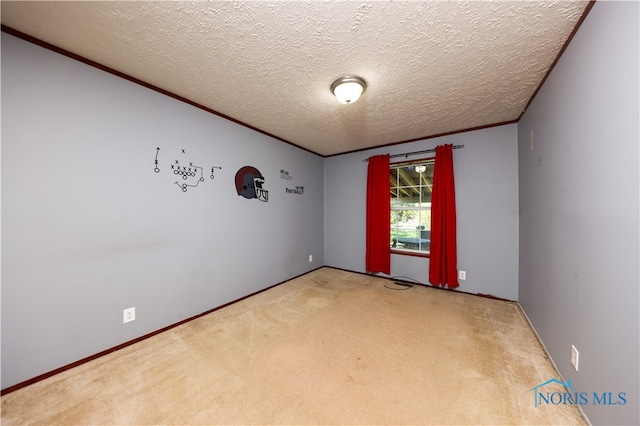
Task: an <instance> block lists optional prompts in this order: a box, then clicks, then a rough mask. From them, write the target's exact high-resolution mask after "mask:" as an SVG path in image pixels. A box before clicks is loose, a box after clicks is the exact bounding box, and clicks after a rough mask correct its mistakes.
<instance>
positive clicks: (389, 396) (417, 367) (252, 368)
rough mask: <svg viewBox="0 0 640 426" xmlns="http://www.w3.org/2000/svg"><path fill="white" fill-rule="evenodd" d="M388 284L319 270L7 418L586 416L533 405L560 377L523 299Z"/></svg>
mask: <svg viewBox="0 0 640 426" xmlns="http://www.w3.org/2000/svg"><path fill="white" fill-rule="evenodd" d="M265 284H268V283H265ZM385 285H391V286H393V283H392V282H391V281H389V280H386V279H383V278H377V277H368V276H366V275H362V274H354V273H348V272H344V271H340V270H335V269H331V268H322V269H319V270H317V271H314V272H312V273H310V274H307V275H305V276H303V277H300V278H297V279H294V280H292V281H289V282H287V283H285V284H282V285H280V286H277V287H274V288H273V289H270V290H268V291H266V292H263V293H260V294H258V295H255V296H253V297H250V298H248V299H245V300H243V301H241V302H238V303H236V304H233V305H231V306H228V307H226V308H223V309H220V310H218V311H216V312H213V313H212V314H209V315H207V316H204V317H201V318H199V319H196V320H194V321H191V322H189V323H186V324H183V325H181V326H179V327H176V328H174V329H171V330H169V331H167V332H165V333H162V334H160V335H157V336H154V337H152V338H150V339H147V340H145V341H143V342H141V343H138V344H136V345H133V346H129V347H127V348H125V349H122V350H120V351H117V352H114V353H112V354H110V355H107V356H104V357H102V358H100V359H97V360H95V361H92V362H90V363H87V364H83V365H81V366H79V367H76V368H74V369H72V370H68V371H66V372H64V373H61V374H59V375H56V376H54V377H51V378H49V379H47V380H44V381H41V382H38V383H36V384H33V385H31V386H28V387H26V388H23V389H20V390H18V391H15V392H13V393H10V394H8V395H5V396H3V397H2V424H3V425H14V424H21V425H26V424H41V425H63V424H64V425H80V424H95V425H98V424H110V425H130V424H146V425H160V424H180V425H182V424H207V425H214V424H367V425H373V424H416V425H417V424H459V425H462V424H464V425H471V424H501V425H502V424H518V425H521V424H545V425H551V424H553V425H559V424H584V421H583V420H582V418H581V417H580V414H579V412H578V410H577V409H576V407H572V406H563V405H561V406H546V405H542V406H538V407H537V408H536V407H534V396H533V393H532V392H528V391H529V390H530V389H531V388H533V387H534V386H537V385H538V384H541V383H543V382H545V381H547V380H549V379H551V378H555V377H558V375H557V373H556V371H555V370H554V369H553V367H552V365H551V363H550V362H549V360H548V359H546V358H545V354H544V352H543V350H542V348H541V346H540V345H539V343H538V341H537V340H536V338H535V336H534V334H533V332H532V330H531V329H530V327H529V326H528V323H527V321H526V319H525V318H524V317H523V315H522V313H521V311H520V309H519V307H518V306H517V305H516V304H515V303H511V302H504V301H498V300H492V299H486V298H481V297H477V296H472V295H467V294H461V293H454V292H449V291H441V290H437V289H432V288H426V287H421V286H416V287H413V288H411V289H409V290H406V291H394V290H390V289H388V288H385ZM557 390H558V391H562V389H561V388H560V389H557Z"/></svg>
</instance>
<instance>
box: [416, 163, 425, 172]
mask: <svg viewBox="0 0 640 426" xmlns="http://www.w3.org/2000/svg"><path fill="white" fill-rule="evenodd" d="M426 170H427V166H425V165H424V164H422V165H420V166H416V172H418V173H424V172H425V171H426Z"/></svg>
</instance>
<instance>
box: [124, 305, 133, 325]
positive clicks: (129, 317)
mask: <svg viewBox="0 0 640 426" xmlns="http://www.w3.org/2000/svg"><path fill="white" fill-rule="evenodd" d="M135 319H136V308H135V306H134V307H133V308H129V309H125V310H124V311H122V323H123V324H126V323H128V322H131V321H135Z"/></svg>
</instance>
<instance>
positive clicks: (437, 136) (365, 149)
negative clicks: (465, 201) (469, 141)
mask: <svg viewBox="0 0 640 426" xmlns="http://www.w3.org/2000/svg"><path fill="white" fill-rule="evenodd" d="M517 122H518V120H517V119H516V120H509V121H503V122H501V123H494V124H486V125H484V126H477V127H469V128H467V129H461V130H455V131H452V132H445V133H438V134H437V135H430V136H421V137H419V138H413V139H407V140H404V141H399V142H391V143H387V144H384V145H377V146H370V147H367V148H360V149H354V150H352V151H345V152H340V153H338V154H330V155H325V156H324V157H325V158H329V157H336V156H338V155H345V154H353V153H354V152H362V151H370V150H372V149H377V148H385V147H388V146H394V145H402V144H403V143H409V142H417V141H423V140H427V139H434V138H441V137H443V136H450V135H456V134H458V133H467V132H473V131H475V130H482V129H488V128H491V127H498V126H504V125H506V124H513V123H517Z"/></svg>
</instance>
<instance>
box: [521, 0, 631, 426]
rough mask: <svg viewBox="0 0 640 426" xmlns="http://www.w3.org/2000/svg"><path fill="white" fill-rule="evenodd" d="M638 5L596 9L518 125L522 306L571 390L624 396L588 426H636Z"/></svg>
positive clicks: (591, 410)
mask: <svg viewBox="0 0 640 426" xmlns="http://www.w3.org/2000/svg"><path fill="white" fill-rule="evenodd" d="M638 6H639V4H638V2H597V3H596V4H595V6H594V7H593V9H592V10H591V12H590V14H589V15H588V16H587V18H586V20H585V22H584V23H583V25H582V26H581V28H580V30H579V31H578V32H577V34H576V36H575V38H574V39H573V40H572V42H571V44H570V45H569V47H568V49H567V50H566V51H565V53H564V54H563V56H562V57H561V59H560V61H559V62H558V64H557V66H556V67H555V69H554V70H553V71H552V73H551V74H550V77H549V78H548V80H547V82H546V83H545V84H544V86H543V88H542V90H541V91H540V92H539V93H538V95H537V96H536V98H535V100H534V102H533V103H532V105H531V107H530V108H529V109H528V111H527V112H526V114H525V115H524V117H523V118H522V120H521V121H520V122H519V123H518V139H519V172H520V211H521V216H520V303H521V305H522V307H523V308H524V310H525V312H526V313H527V315H528V316H529V318H530V319H531V321H532V323H533V325H534V327H535V329H536V330H537V332H538V333H539V334H540V336H541V338H542V340H543V341H544V343H545V345H546V347H547V349H548V350H549V352H550V354H551V356H552V357H553V359H554V360H555V362H556V364H557V366H558V368H559V370H560V373H561V374H562V375H563V376H564V378H565V379H570V380H571V382H572V384H573V386H574V387H575V388H576V390H577V391H581V392H588V393H589V395H591V394H592V392H598V393H603V392H613V393H614V395H617V393H618V392H626V393H627V403H626V405H623V406H620V405H609V406H606V405H604V406H603V405H594V404H592V403H589V404H587V405H584V406H582V408H583V410H584V411H585V413H586V414H587V415H588V417H589V419H590V420H591V421H592V422H593V423H594V424H615V423H619V424H638V423H640V417H639V414H638V413H639V406H638V397H639V393H638V377H639V371H638V363H639V359H640V354H639V352H638V335H639V329H638V322H639V318H638V308H639V307H638V298H639V292H638V285H639V281H640V277H639V270H638V260H639V256H640V253H639V251H638V235H639V234H638V233H639V229H638V222H639V216H638V202H639V200H638V191H639V175H638V168H639V161H638V160H639V158H638V155H639V151H638V142H639V139H640V138H639V130H638V128H639V119H638V116H639V114H640V110H639V106H638V104H639V103H638V95H639V92H638V91H639V87H638V80H639V78H640V72H639V67H638V53H639V46H638V39H639V34H638V20H639V7H638ZM531 132H533V138H534V145H533V149H531V144H530V139H531ZM571 345H575V346H576V348H577V349H578V350H579V352H580V364H579V372H575V371H574V370H573V368H572V367H571V364H570V354H571ZM616 400H617V398H616Z"/></svg>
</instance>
